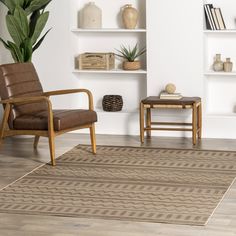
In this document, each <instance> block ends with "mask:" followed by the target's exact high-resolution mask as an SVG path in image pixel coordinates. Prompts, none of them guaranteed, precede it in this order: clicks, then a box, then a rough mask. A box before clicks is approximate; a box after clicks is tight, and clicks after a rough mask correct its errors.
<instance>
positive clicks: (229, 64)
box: [224, 58, 233, 72]
mask: <svg viewBox="0 0 236 236" xmlns="http://www.w3.org/2000/svg"><path fill="white" fill-rule="evenodd" d="M232 69H233V62H231V61H230V58H226V61H225V62H224V72H232Z"/></svg>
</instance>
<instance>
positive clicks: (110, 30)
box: [71, 28, 147, 33]
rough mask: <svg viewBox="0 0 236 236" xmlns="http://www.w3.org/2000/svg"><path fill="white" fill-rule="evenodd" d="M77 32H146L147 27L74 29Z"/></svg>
mask: <svg viewBox="0 0 236 236" xmlns="http://www.w3.org/2000/svg"><path fill="white" fill-rule="evenodd" d="M71 31H72V32H75V33H145V32H146V31H147V30H146V29H119V28H103V29H81V28H77V29H72V30H71Z"/></svg>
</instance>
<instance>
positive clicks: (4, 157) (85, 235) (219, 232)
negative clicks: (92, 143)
mask: <svg viewBox="0 0 236 236" xmlns="http://www.w3.org/2000/svg"><path fill="white" fill-rule="evenodd" d="M97 142H98V144H101V145H118V146H123V145H124V146H140V143H139V138H138V137H137V136H108V135H97ZM88 143H89V137H88V135H80V134H66V135H64V136H60V137H58V138H57V139H56V155H57V156H60V155H61V154H63V153H64V152H66V151H68V150H70V149H71V148H72V147H74V146H75V145H77V144H88ZM32 146H33V139H32V138H24V139H22V138H8V139H6V140H5V141H4V143H3V144H2V145H1V147H0V188H2V187H4V186H6V185H7V184H9V183H11V182H13V181H14V180H16V179H17V178H19V177H21V176H23V175H25V174H26V173H28V172H29V171H31V170H33V169H34V168H35V167H37V166H39V165H41V164H43V163H45V162H47V161H49V150H48V143H47V139H45V138H42V139H41V140H40V142H39V147H38V151H34V150H33V148H32ZM144 146H151V147H169V148H193V147H192V144H191V139H188V138H156V137H155V138H154V137H153V138H152V140H146V141H145V143H144ZM194 148H197V149H210V150H216V149H218V150H235V151H236V140H219V139H203V140H202V142H201V144H198V145H197V146H196V147H194ZM235 161H236V160H235ZM13 235H14V236H46V235H50V236H72V235H79V236H154V235H155V236H157V235H158V236H236V182H235V184H233V186H232V187H231V189H230V191H229V192H228V194H227V196H226V197H225V198H224V200H223V201H222V203H221V204H220V206H219V207H218V208H217V210H216V211H215V214H214V215H213V217H212V218H211V220H210V221H209V223H208V225H207V226H204V227H199V226H196V227H192V226H181V225H168V224H153V223H139V222H124V221H106V220H97V219H96V220H95V219H94V220H93V219H78V218H69V217H68V218H66V217H53V216H52V217H48V216H29V215H17V214H0V236H13Z"/></svg>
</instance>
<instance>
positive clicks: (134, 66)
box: [123, 61, 141, 70]
mask: <svg viewBox="0 0 236 236" xmlns="http://www.w3.org/2000/svg"><path fill="white" fill-rule="evenodd" d="M140 68H141V62H140V61H124V62H123V69H124V70H139V69H140Z"/></svg>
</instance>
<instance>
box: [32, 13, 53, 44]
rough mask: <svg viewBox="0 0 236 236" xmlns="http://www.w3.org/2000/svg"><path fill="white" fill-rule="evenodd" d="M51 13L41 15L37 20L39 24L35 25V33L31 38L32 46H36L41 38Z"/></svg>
mask: <svg viewBox="0 0 236 236" xmlns="http://www.w3.org/2000/svg"><path fill="white" fill-rule="evenodd" d="M48 16H49V12H44V13H43V14H41V15H40V16H39V18H38V20H37V23H36V25H35V29H34V33H33V35H32V37H31V40H32V45H34V44H35V43H36V41H37V39H38V37H39V36H40V34H41V33H42V31H43V28H44V27H45V25H46V23H47V20H48Z"/></svg>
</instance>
